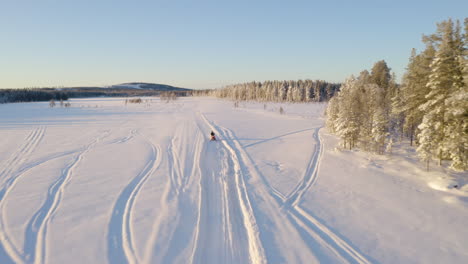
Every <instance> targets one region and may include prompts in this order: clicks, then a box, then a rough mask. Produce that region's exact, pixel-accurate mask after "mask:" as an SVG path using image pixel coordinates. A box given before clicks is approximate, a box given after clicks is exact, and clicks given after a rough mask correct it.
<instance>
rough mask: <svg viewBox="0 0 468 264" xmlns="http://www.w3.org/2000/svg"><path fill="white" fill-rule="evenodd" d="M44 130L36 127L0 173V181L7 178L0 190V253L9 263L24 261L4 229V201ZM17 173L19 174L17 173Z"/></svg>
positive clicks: (42, 135)
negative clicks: (3, 254) (3, 253)
mask: <svg viewBox="0 0 468 264" xmlns="http://www.w3.org/2000/svg"><path fill="white" fill-rule="evenodd" d="M45 131H46V128H45V127H38V128H36V129H34V130H33V131H31V132H30V133H29V134H28V136H27V137H26V139H25V140H24V143H23V145H22V146H20V147H19V149H18V150H17V151H16V152H15V153H14V154H13V155H12V156H11V157H10V159H8V160H7V161H6V164H4V166H3V169H2V171H1V172H0V179H2V178H3V177H4V176H6V177H8V178H7V179H6V181H5V183H4V185H3V186H2V187H1V189H0V212H1V215H0V241H1V243H0V252H5V254H6V255H7V256H5V257H7V258H8V259H9V261H11V262H14V263H20V262H23V261H24V258H23V257H22V254H21V252H20V251H19V250H18V249H17V248H16V247H15V245H14V244H13V242H12V241H11V240H10V239H9V236H8V234H7V232H6V228H5V216H6V212H5V210H4V201H5V199H6V198H7V196H8V193H9V192H10V191H11V189H12V188H13V187H14V185H15V183H16V181H17V180H18V179H19V178H20V176H21V175H22V173H21V170H20V168H21V165H23V164H24V163H25V162H26V161H27V159H28V158H29V156H30V154H31V153H32V152H33V151H34V150H35V149H36V147H37V146H38V145H39V143H40V142H41V140H42V139H43V137H44V135H45ZM18 171H19V172H18Z"/></svg>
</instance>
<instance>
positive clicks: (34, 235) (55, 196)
mask: <svg viewBox="0 0 468 264" xmlns="http://www.w3.org/2000/svg"><path fill="white" fill-rule="evenodd" d="M107 135H108V134H107V133H106V134H104V135H103V136H100V137H97V138H96V139H95V140H94V141H93V142H91V143H90V144H89V145H87V147H86V148H85V149H84V150H83V151H82V152H81V153H80V154H78V155H77V156H76V157H75V159H74V160H73V161H72V162H71V163H70V164H69V165H68V166H67V167H66V168H65V169H63V170H62V174H61V175H60V177H59V178H57V180H55V181H54V182H53V183H52V185H50V186H49V188H48V191H47V197H46V199H45V202H44V203H43V204H42V206H41V208H40V209H39V210H38V211H36V213H35V214H34V216H33V217H32V218H31V220H30V221H29V223H28V224H27V227H26V233H25V243H24V249H23V252H24V256H25V260H26V262H28V263H34V264H39V263H45V262H46V261H45V260H46V249H47V229H48V227H49V224H50V221H51V219H52V217H53V215H54V213H55V211H56V210H57V208H58V207H59V205H60V201H61V200H62V197H63V193H64V190H65V186H66V185H67V184H68V182H69V181H70V180H71V178H72V176H73V173H74V170H75V169H76V167H77V166H78V164H79V163H80V162H81V160H82V159H83V157H84V155H85V154H86V153H88V152H89V151H90V150H91V149H93V148H94V147H95V146H96V145H97V144H98V143H99V142H100V141H101V140H102V138H104V137H106V136H107Z"/></svg>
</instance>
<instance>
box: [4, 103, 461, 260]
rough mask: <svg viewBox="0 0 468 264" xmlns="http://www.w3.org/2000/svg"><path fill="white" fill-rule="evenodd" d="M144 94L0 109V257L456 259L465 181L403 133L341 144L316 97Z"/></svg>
mask: <svg viewBox="0 0 468 264" xmlns="http://www.w3.org/2000/svg"><path fill="white" fill-rule="evenodd" d="M145 100H149V102H145V103H142V104H125V98H98V99H74V100H71V104H72V106H71V108H60V107H55V108H49V107H48V103H45V102H44V103H20V104H3V105H0V263H466V262H468V252H467V251H466V248H468V230H467V229H466V228H465V226H466V219H468V206H467V203H468V180H467V179H468V177H467V176H468V175H467V174H466V173H463V172H460V173H454V172H451V171H449V170H446V169H444V168H439V167H437V166H436V165H433V164H431V171H429V172H427V171H426V170H425V164H422V163H419V162H418V161H417V157H416V154H415V152H414V149H412V148H410V147H408V146H407V144H406V143H405V142H403V143H400V142H394V145H393V147H392V154H390V155H374V154H368V153H364V152H359V151H356V150H353V151H349V150H343V149H341V148H340V147H339V144H338V139H337V138H336V137H335V136H333V135H330V134H329V133H327V131H326V130H325V128H323V126H324V117H323V111H324V109H325V108H326V105H325V104H312V103H311V104H285V103H281V104H280V103H249V102H241V103H240V104H239V107H238V108H235V107H234V104H233V102H230V101H224V100H218V99H214V98H203V97H202V98H179V99H178V100H176V101H172V102H169V103H166V102H161V101H160V100H159V99H158V98H145ZM280 107H282V108H283V109H284V112H285V114H280V113H279V109H280ZM211 130H213V131H214V132H215V133H216V135H217V137H218V141H216V142H210V141H209V132H210V131H211ZM455 185H456V187H455Z"/></svg>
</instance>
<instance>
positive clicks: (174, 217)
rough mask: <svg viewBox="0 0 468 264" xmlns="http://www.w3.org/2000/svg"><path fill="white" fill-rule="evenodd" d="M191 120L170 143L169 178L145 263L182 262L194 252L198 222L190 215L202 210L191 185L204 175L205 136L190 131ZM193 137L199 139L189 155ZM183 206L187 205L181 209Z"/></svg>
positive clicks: (181, 127) (152, 230) (146, 251)
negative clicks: (201, 165) (191, 133)
mask: <svg viewBox="0 0 468 264" xmlns="http://www.w3.org/2000/svg"><path fill="white" fill-rule="evenodd" d="M189 123H190V122H182V123H181V124H182V125H181V126H178V127H177V129H175V131H174V136H173V137H172V138H171V139H170V143H169V146H168V147H167V164H168V169H169V181H168V182H167V184H166V187H165V189H164V192H163V196H162V198H161V200H160V206H161V209H160V213H159V214H158V216H157V217H156V219H155V221H154V224H153V226H152V229H151V234H150V238H149V242H148V243H147V244H146V247H145V250H144V257H143V262H144V263H174V262H180V260H179V259H180V258H183V257H187V258H190V257H191V255H193V249H191V248H190V243H191V242H194V240H195V238H196V236H197V234H198V230H197V228H198V226H197V223H198V222H196V221H195V222H190V221H187V219H188V218H190V217H193V216H194V215H195V214H197V213H198V210H192V207H191V205H192V202H191V200H192V198H191V196H190V195H191V193H190V192H191V191H190V190H191V188H187V186H189V185H191V184H195V181H191V180H192V178H196V177H198V178H200V177H201V173H200V168H199V166H200V155H201V151H202V146H203V140H202V136H201V133H200V132H199V131H197V133H196V134H195V135H188V134H186V133H187V131H188V130H187V129H186V125H187V124H189ZM193 138H195V139H196V141H195V143H194V144H193V146H194V149H193V151H192V152H193V157H192V156H190V155H189V156H186V155H187V153H192V152H191V151H190V150H189V149H186V148H187V146H189V142H192V141H191V140H193ZM185 140H189V141H187V142H185ZM179 146H181V147H182V150H181V151H180V150H178V147H179ZM181 154H182V155H181ZM184 154H185V155H184ZM189 168H191V169H189ZM181 208H184V209H182V210H180V209H181ZM196 209H198V208H196ZM155 253H157V254H155ZM182 256H183V257H182Z"/></svg>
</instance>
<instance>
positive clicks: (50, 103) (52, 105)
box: [49, 99, 55, 108]
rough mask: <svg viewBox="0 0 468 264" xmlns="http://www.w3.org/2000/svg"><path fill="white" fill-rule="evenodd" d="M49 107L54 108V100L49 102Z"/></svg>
mask: <svg viewBox="0 0 468 264" xmlns="http://www.w3.org/2000/svg"><path fill="white" fill-rule="evenodd" d="M49 106H50V107H51V108H52V107H54V106H55V100H54V99H50V101H49Z"/></svg>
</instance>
